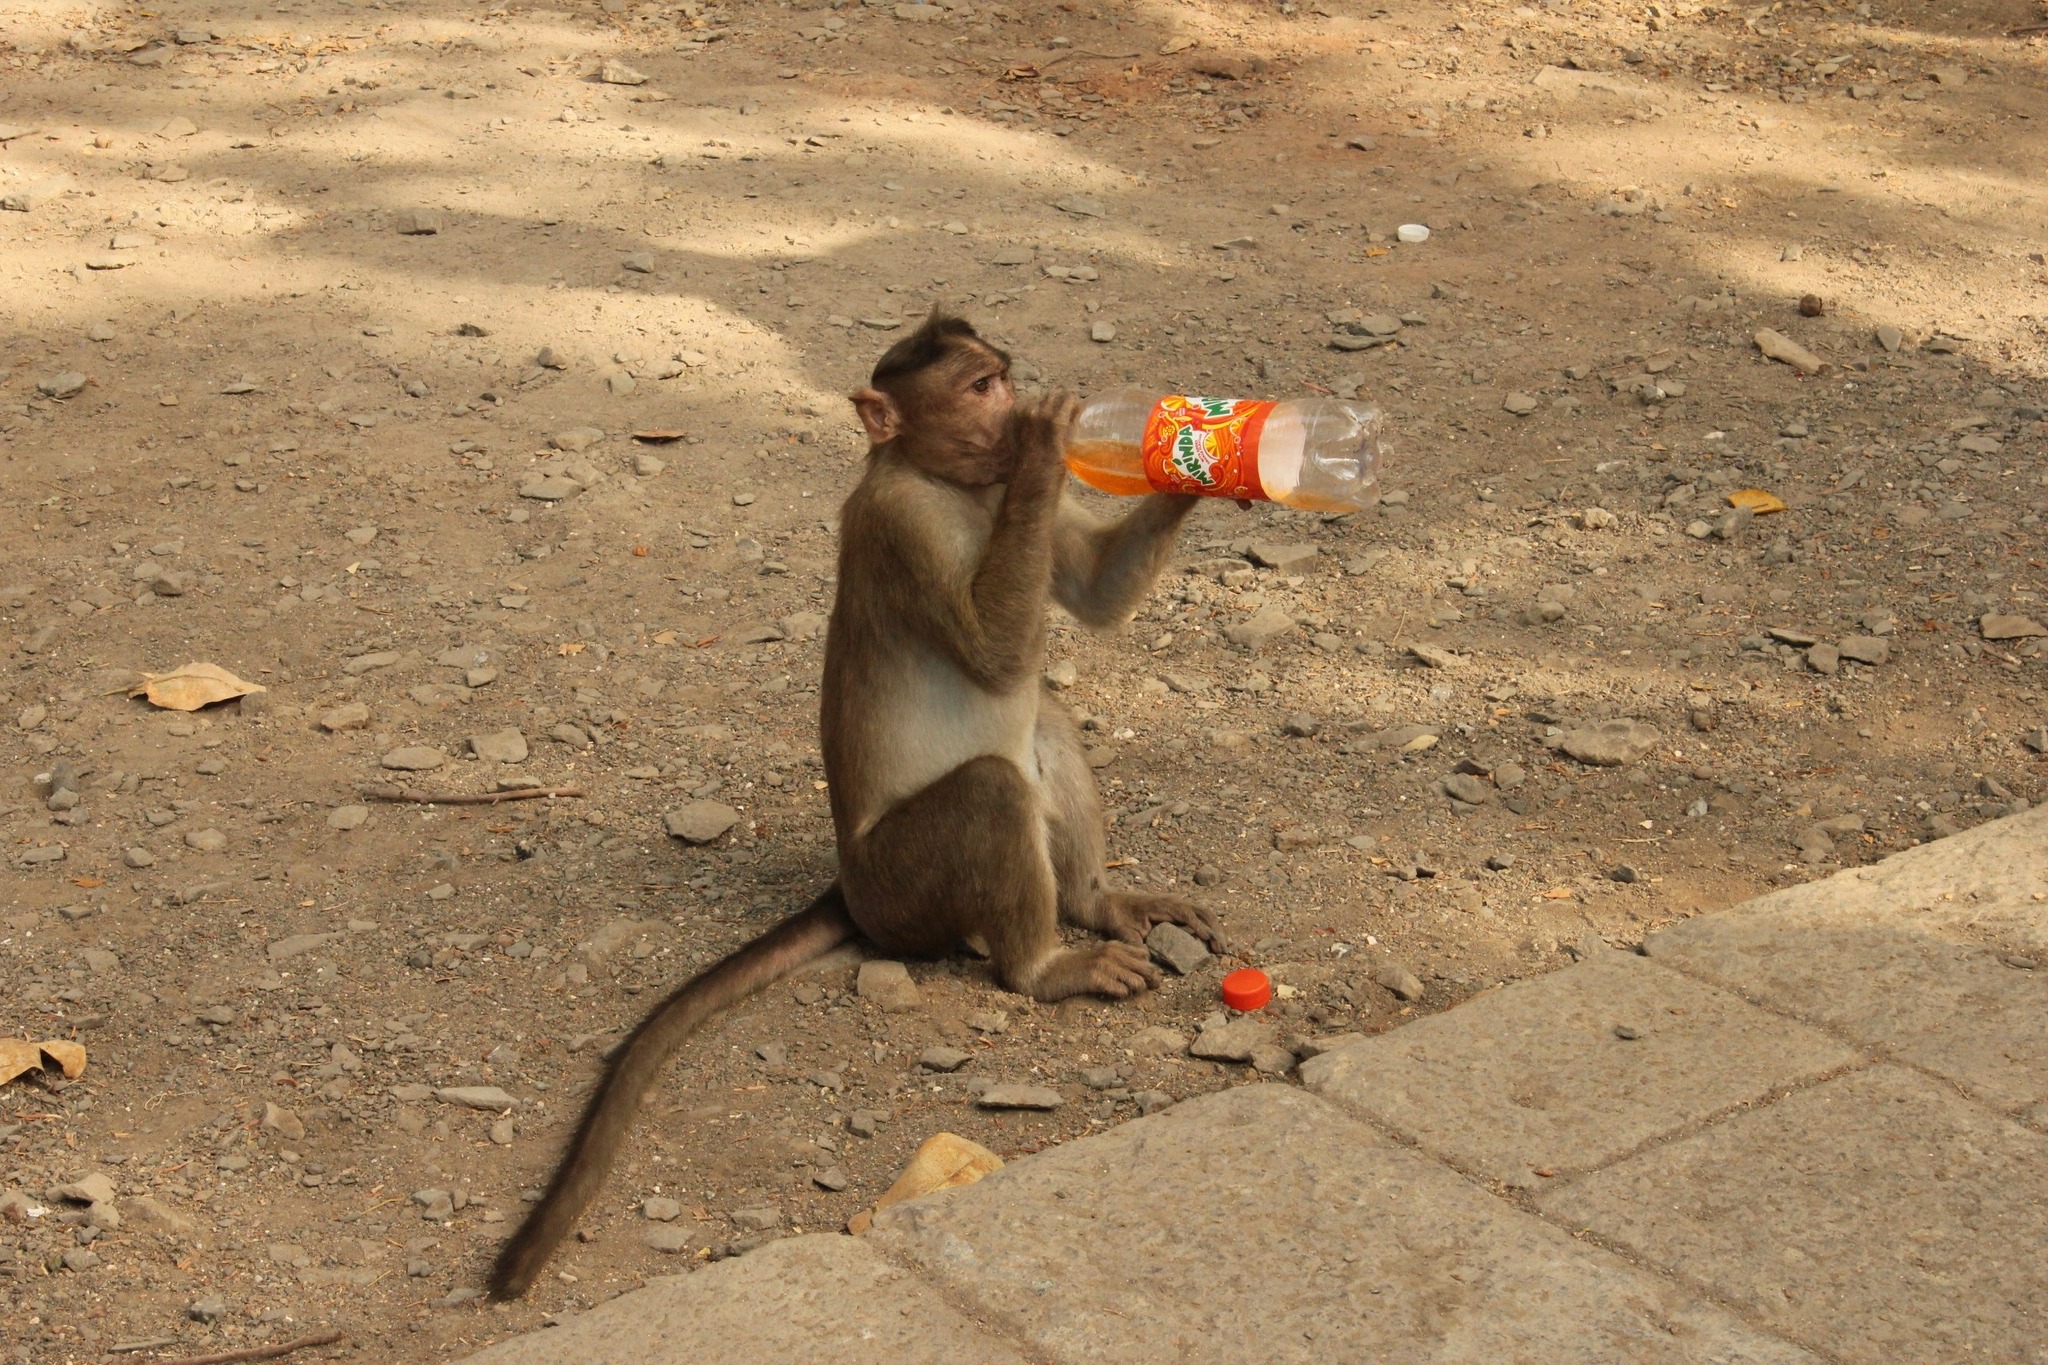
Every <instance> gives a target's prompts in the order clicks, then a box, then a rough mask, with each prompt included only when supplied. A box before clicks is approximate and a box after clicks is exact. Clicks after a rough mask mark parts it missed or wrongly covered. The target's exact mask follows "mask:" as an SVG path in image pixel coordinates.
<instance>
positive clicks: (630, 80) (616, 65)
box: [597, 57, 647, 85]
mask: <svg viewBox="0 0 2048 1365" xmlns="http://www.w3.org/2000/svg"><path fill="white" fill-rule="evenodd" d="M597 78H598V79H599V80H601V81H603V82H604V83H605V84H606V85H645V84H647V77H646V76H645V75H643V74H642V73H641V72H638V71H635V70H634V69H633V68H632V67H630V66H628V65H626V64H625V63H624V62H622V61H620V60H618V59H617V58H616V57H614V58H611V59H610V60H608V61H606V62H605V64H604V65H603V66H601V67H599V68H598V69H597Z"/></svg>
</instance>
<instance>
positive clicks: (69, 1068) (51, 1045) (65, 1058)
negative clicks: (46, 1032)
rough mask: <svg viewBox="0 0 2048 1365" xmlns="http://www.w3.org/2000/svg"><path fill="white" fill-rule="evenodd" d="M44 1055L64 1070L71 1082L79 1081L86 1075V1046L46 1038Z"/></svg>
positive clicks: (61, 1039) (59, 1039)
mask: <svg viewBox="0 0 2048 1365" xmlns="http://www.w3.org/2000/svg"><path fill="white" fill-rule="evenodd" d="M43 1055H44V1056H45V1057H48V1058H49V1059H50V1060H51V1061H54V1062H55V1063H56V1064H57V1065H58V1066H59V1067H61V1068H63V1071H64V1075H65V1077H66V1078H67V1079H69V1080H74V1081H75V1080H77V1079H78V1078H79V1077H80V1076H83V1075H84V1074H85V1046H84V1044H82V1043H74V1042H70V1041H69V1040H67V1039H63V1038H45V1039H44V1040H43Z"/></svg>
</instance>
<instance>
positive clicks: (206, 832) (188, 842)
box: [185, 829, 228, 853]
mask: <svg viewBox="0 0 2048 1365" xmlns="http://www.w3.org/2000/svg"><path fill="white" fill-rule="evenodd" d="M227 846H228V836H227V835H225V834H222V833H221V832H220V831H219V830H217V829H195V830H193V831H192V832H191V833H190V834H188V835H186V836H185V847H187V848H189V849H193V850H196V851H197V852H200V853H218V852H220V851H221V850H222V849H224V848H226V847H227Z"/></svg>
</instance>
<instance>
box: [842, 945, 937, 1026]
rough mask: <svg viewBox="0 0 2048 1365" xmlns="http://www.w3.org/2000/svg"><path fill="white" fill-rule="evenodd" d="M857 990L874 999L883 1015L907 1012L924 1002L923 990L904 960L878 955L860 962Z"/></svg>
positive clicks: (855, 980)
mask: <svg viewBox="0 0 2048 1365" xmlns="http://www.w3.org/2000/svg"><path fill="white" fill-rule="evenodd" d="M853 989H854V993H855V994H856V995H858V996H859V997H860V998H861V999H863V1000H871V1001H873V1002H874V1003H875V1005H876V1007H877V1008H879V1009H880V1010H881V1011H882V1012H883V1013H884V1014H908V1013H909V1012H910V1011H912V1010H915V1009H917V1008H918V1007H920V1006H921V1005H923V1004H924V993H923V992H922V991H920V990H918V988H917V983H916V982H915V981H913V980H911V979H910V969H909V968H908V967H905V966H904V965H903V964H902V963H901V962H891V961H888V960H887V959H882V958H877V959H874V960H872V961H868V962H863V963H861V964H860V972H859V974H858V975H857V976H856V977H855V978H854V987H853Z"/></svg>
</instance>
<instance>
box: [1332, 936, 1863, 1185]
mask: <svg viewBox="0 0 2048 1365" xmlns="http://www.w3.org/2000/svg"><path fill="white" fill-rule="evenodd" d="M1617 1029H1623V1030H1627V1031H1631V1032H1634V1033H1637V1034H1639V1035H1640V1036H1639V1037H1637V1038H1634V1039H1624V1038H1622V1037H1621V1036H1619V1034H1618V1033H1617ZM1856 1060H1857V1054H1856V1053H1855V1052H1854V1051H1852V1050H1851V1049H1849V1048H1847V1047H1844V1046H1843V1045H1842V1044H1840V1043H1838V1042H1836V1041H1834V1040H1833V1039H1831V1038H1829V1037H1828V1036H1827V1035H1826V1034H1824V1033H1822V1032H1821V1031H1820V1030H1819V1029H1815V1028H1809V1027H1807V1026H1805V1025H1803V1024H1799V1023H1795V1022H1794V1021H1792V1020H1789V1019H1784V1018H1781V1017H1779V1016H1777V1015H1774V1014H1771V1013H1770V1012H1769V1011H1766V1010H1761V1009H1758V1008H1757V1007H1756V1006H1754V1005H1751V1004H1749V1003H1747V1002H1745V1001H1743V1000H1741V999H1740V998H1738V997H1737V996H1735V995H1733V994H1731V993H1729V992H1727V991H1722V990H1716V989H1714V988H1713V987H1710V986H1706V985H1702V984H1701V983H1699V982H1696V981H1693V980H1690V979H1689V978H1687V977H1685V976H1682V975H1680V974H1679V973H1677V972H1674V971H1668V970H1666V969H1665V968H1662V967H1660V966H1658V965H1657V964H1656V963H1654V962H1651V961H1648V960H1646V959H1644V958H1642V957H1639V956H1637V955H1635V954H1633V953H1600V954H1598V955H1596V956H1594V957H1591V958H1588V959H1587V960H1586V961H1584V962H1582V963H1580V964H1579V965H1578V966H1576V967H1569V968H1566V969H1565V970H1564V971H1561V972H1552V973H1551V974H1550V975H1548V976H1542V977H1537V978H1535V979H1533V980H1529V981H1523V982H1519V983H1517V984H1515V985H1513V986H1509V987H1506V988H1505V989H1502V990H1498V991H1490V992H1488V993H1486V994H1484V995H1480V996H1476V997H1474V998H1473V999H1472V1000H1470V1001H1468V1002H1467V1003H1465V1004H1463V1005H1461V1006H1459V1007H1458V1008H1457V1009H1454V1010H1451V1011H1449V1012H1447V1013H1444V1014H1440V1015H1436V1016H1434V1017H1433V1018H1429V1019H1424V1020H1420V1021H1418V1022H1416V1023H1413V1024H1410V1025H1408V1026H1407V1027H1406V1028H1400V1029H1396V1030H1394V1031H1392V1032H1390V1033H1384V1034H1381V1035H1379V1036H1378V1037H1375V1038H1368V1039H1366V1040H1365V1041H1364V1042H1361V1043H1355V1044H1353V1045H1352V1046H1350V1047H1346V1048H1339V1049H1338V1050H1336V1051H1334V1052H1326V1053H1324V1054H1323V1055H1322V1056H1320V1057H1316V1058H1314V1059H1312V1060H1310V1061H1308V1062H1305V1063H1303V1064H1302V1068H1301V1077H1302V1081H1303V1083H1304V1084H1306V1085H1307V1086H1308V1088H1309V1089H1310V1090H1312V1091H1314V1092H1316V1093H1317V1094H1319V1095H1322V1096H1324V1097H1325V1098H1327V1099H1330V1100H1332V1101H1334V1102H1336V1103H1338V1104H1341V1105H1343V1106H1345V1107H1346V1108H1349V1109H1353V1110H1355V1111H1357V1112H1358V1113H1361V1114H1364V1115H1366V1116H1368V1117H1369V1118H1372V1119H1374V1120H1375V1121H1377V1122H1379V1123H1383V1124H1385V1125H1386V1126H1388V1127H1389V1128H1392V1129H1394V1130H1395V1131H1397V1132H1400V1133H1403V1134H1406V1135H1408V1136H1411V1137H1413V1138H1415V1139H1416V1140H1417V1141H1419V1142H1420V1143H1421V1144H1422V1145H1423V1147H1424V1148H1426V1149H1427V1150H1429V1151H1430V1152H1432V1153H1434V1154H1436V1155H1439V1156H1443V1157H1447V1158H1449V1159H1450V1160H1451V1161H1453V1162H1455V1163H1457V1164H1458V1165H1460V1166H1463V1167H1465V1168H1466V1169H1468V1170H1472V1171H1477V1172H1479V1173H1481V1174H1483V1175H1486V1176H1489V1177H1491V1178H1492V1179H1495V1180H1500V1181H1504V1182H1506V1183H1508V1184H1511V1185H1528V1184H1530V1183H1531V1182H1532V1180H1534V1179H1537V1177H1535V1176H1534V1175H1533V1172H1535V1171H1538V1170H1548V1171H1559V1172H1567V1171H1583V1170H1589V1169H1592V1168H1595V1167H1598V1166H1601V1165H1604V1164H1606V1163H1607V1162H1609V1161H1612V1160H1614V1159H1615V1158H1616V1157H1618V1156H1620V1155H1622V1154H1623V1153H1625V1152H1628V1151H1631V1150H1633V1149H1634V1148H1636V1147H1637V1146H1639V1145H1641V1144H1642V1143H1644V1142H1647V1141H1649V1140H1651V1139H1652V1138H1655V1137H1659V1136H1662V1135H1663V1134H1666V1133H1670V1132H1673V1131H1676V1130H1677V1129H1680V1128H1682V1127H1684V1126H1685V1125H1686V1124H1689V1123H1694V1122H1697V1121H1699V1120H1701V1119H1705V1118H1707V1117H1708V1116H1710V1115H1713V1114H1716V1113H1719V1112H1720V1111H1722V1110H1724V1109H1727V1108H1729V1107H1730V1106H1733V1105H1738V1104H1745V1103H1748V1102H1750V1101H1752V1100H1755V1099H1758V1098H1760V1097H1762V1096H1763V1095H1766V1094H1768V1093H1769V1092H1770V1091H1771V1090H1773V1089H1774V1088H1776V1087H1779V1086H1784V1085H1790V1084H1793V1083H1795V1082H1798V1081H1803V1080H1809V1079H1812V1078H1813V1077H1816V1076H1820V1075H1822V1074H1824V1073H1826V1072H1828V1071H1830V1070H1833V1069H1834V1068H1836V1067H1841V1066H1845V1065H1848V1064H1849V1063H1851V1062H1854V1061H1856Z"/></svg>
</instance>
